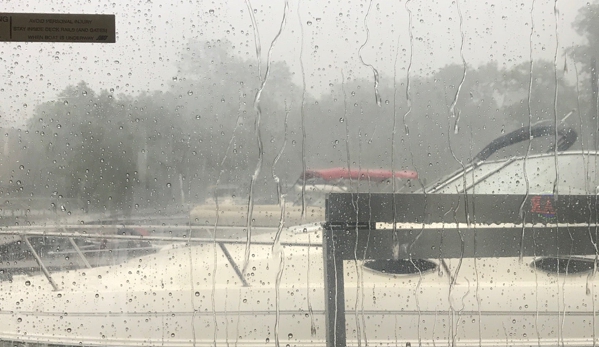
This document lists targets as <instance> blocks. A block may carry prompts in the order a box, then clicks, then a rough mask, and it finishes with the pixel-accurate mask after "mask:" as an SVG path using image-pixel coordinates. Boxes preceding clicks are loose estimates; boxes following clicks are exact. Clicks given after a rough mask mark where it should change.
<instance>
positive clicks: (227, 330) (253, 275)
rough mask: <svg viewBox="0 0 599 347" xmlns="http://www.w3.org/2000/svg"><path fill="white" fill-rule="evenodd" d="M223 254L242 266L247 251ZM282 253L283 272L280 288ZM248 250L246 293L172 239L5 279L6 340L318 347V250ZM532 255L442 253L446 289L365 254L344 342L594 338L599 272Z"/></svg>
mask: <svg viewBox="0 0 599 347" xmlns="http://www.w3.org/2000/svg"><path fill="white" fill-rule="evenodd" d="M310 235H311V236H310V239H308V235H307V234H300V235H288V236H287V237H286V240H285V241H287V242H295V241H297V242H301V243H305V242H312V243H313V244H315V245H318V244H319V243H320V242H321V238H320V234H318V233H311V234H310ZM258 237H259V238H262V239H264V238H266V239H272V235H261V236H258ZM226 247H227V250H228V251H229V253H230V254H231V255H232V257H233V259H234V262H235V264H237V265H239V266H242V264H243V263H244V254H245V245H227V246H226ZM279 249H282V250H283V254H284V268H283V273H282V276H281V281H280V283H279V285H277V281H276V278H277V274H278V271H279V264H280V258H279V255H280V253H279V251H278V250H279ZM308 250H309V252H308ZM249 254H250V262H249V265H248V267H247V272H246V275H245V276H244V279H245V281H246V282H247V284H249V286H243V281H242V280H241V278H240V277H239V276H238V275H237V274H236V272H235V271H234V270H235V269H234V265H233V264H232V263H231V262H229V261H228V260H227V258H226V256H225V255H224V254H223V252H222V250H221V249H220V248H219V246H218V245H213V244H204V245H197V246H192V247H184V246H182V245H180V246H173V245H171V246H168V247H165V248H163V249H162V250H161V251H159V252H158V253H156V254H152V255H148V256H145V257H142V258H138V259H132V260H130V261H128V262H126V263H123V264H121V265H116V266H112V267H100V268H93V269H84V270H76V271H73V270H72V271H68V272H59V273H53V274H52V276H53V279H54V280H55V281H56V282H57V284H58V286H59V287H60V290H58V291H54V290H52V288H51V286H50V285H49V283H48V281H47V280H46V278H45V277H44V276H15V277H14V278H13V281H12V283H10V282H2V283H0V308H1V310H0V339H1V340H3V341H19V342H26V343H39V344H58V345H73V346H80V345H90V346H92V345H98V346H100V345H102V346H154V345H163V346H214V345H217V346H269V345H272V346H275V345H276V341H277V340H278V343H279V345H281V346H287V345H289V346H308V345H309V346H324V345H325V344H326V343H325V340H326V321H325V312H324V288H323V283H324V279H323V270H322V269H323V259H322V251H321V248H320V247H318V246H315V247H310V248H308V247H303V246H301V247H295V246H285V247H281V248H276V247H275V251H274V253H273V252H272V249H271V247H270V246H258V245H252V247H251V248H250V253H249ZM435 261H437V262H438V260H435ZM531 261H532V259H531V258H525V259H523V260H522V261H520V260H519V259H517V258H516V259H514V258H504V259H497V258H494V259H479V260H474V259H464V260H463V262H462V263H461V265H460V270H459V271H458V272H457V274H456V269H457V268H458V265H459V259H448V260H446V263H447V265H448V267H449V270H450V272H451V275H452V276H455V279H456V282H455V284H454V285H451V286H450V277H449V276H448V273H447V271H446V270H443V271H438V270H434V271H431V272H427V273H422V274H421V275H420V274H415V275H385V274H380V273H376V272H374V271H371V270H368V269H365V268H364V267H363V266H362V262H361V261H360V260H358V261H347V262H345V267H344V272H345V273H344V275H345V300H346V307H345V308H346V320H347V321H346V332H347V342H348V345H352V346H361V345H366V344H367V345H369V346H375V345H377V346H378V345H384V346H391V345H393V346H396V345H402V346H405V345H406V344H407V343H409V344H410V345H423V346H445V345H460V346H497V345H511V346H512V345H513V346H556V345H558V344H559V345H564V346H583V345H585V346H591V345H593V344H594V342H597V338H596V337H595V334H596V332H597V331H599V323H598V322H597V319H596V306H597V303H596V301H597V298H596V297H597V294H598V288H597V280H596V278H595V277H594V276H590V277H589V276H588V274H586V273H585V274H580V275H567V276H565V275H559V276H558V275H557V274H548V273H545V272H542V271H540V270H538V269H537V270H535V269H534V268H532V267H531V266H530V263H531ZM215 265H216V266H215ZM215 269H216V271H215ZM277 298H278V299H277ZM277 312H278V313H277ZM277 315H278V319H277Z"/></svg>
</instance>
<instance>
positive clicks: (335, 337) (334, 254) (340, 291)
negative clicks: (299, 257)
mask: <svg viewBox="0 0 599 347" xmlns="http://www.w3.org/2000/svg"><path fill="white" fill-rule="evenodd" d="M335 231H337V232H340V231H342V230H339V229H337V230H335V228H334V227H333V226H331V225H326V226H325V228H324V234H325V235H324V239H323V253H324V254H323V258H324V293H325V315H326V329H327V347H346V332H345V295H344V291H345V287H344V282H343V256H342V254H341V252H340V251H341V247H339V246H338V245H337V247H336V242H337V241H338V238H337V237H336V236H335Z"/></svg>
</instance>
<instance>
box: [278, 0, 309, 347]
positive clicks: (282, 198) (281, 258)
mask: <svg viewBox="0 0 599 347" xmlns="http://www.w3.org/2000/svg"><path fill="white" fill-rule="evenodd" d="M285 6H286V7H287V2H285ZM289 113H290V112H289V109H288V108H287V104H286V103H285V124H284V132H283V145H282V146H281V149H280V150H279V153H277V156H276V157H275V159H274V160H273V163H272V168H271V172H272V178H273V180H274V181H275V183H276V185H277V198H278V203H279V208H280V211H281V216H280V217H279V226H278V229H277V233H276V235H275V240H274V242H273V245H272V249H271V252H272V254H273V258H274V257H275V256H276V255H278V256H279V270H278V271H277V279H276V283H275V293H276V302H275V309H276V316H275V346H276V347H279V346H280V339H279V328H280V323H279V321H280V319H281V312H280V307H281V293H280V291H281V278H282V277H283V270H284V269H285V252H284V250H283V248H282V247H281V233H282V232H283V227H284V225H285V196H284V195H283V192H282V187H281V180H280V179H279V177H278V176H277V174H276V173H275V168H276V166H277V163H278V162H279V159H281V156H282V155H283V152H284V151H285V146H286V145H287V124H288V120H289ZM307 251H308V252H309V251H310V249H309V248H308V250H307Z"/></svg>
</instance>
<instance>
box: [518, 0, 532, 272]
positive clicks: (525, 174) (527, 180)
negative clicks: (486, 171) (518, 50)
mask: <svg viewBox="0 0 599 347" xmlns="http://www.w3.org/2000/svg"><path fill="white" fill-rule="evenodd" d="M534 8H535V1H534V0H532V2H531V5H530V34H529V36H528V45H529V50H528V60H529V65H528V73H529V79H528V95H527V100H526V107H527V110H528V147H527V149H526V154H525V156H524V162H523V163H522V171H523V175H524V184H525V187H526V192H525V194H524V199H523V200H522V203H521V204H520V218H522V234H521V236H520V259H519V260H520V263H523V257H524V231H525V227H524V223H525V222H526V212H525V211H524V205H525V204H526V201H527V200H528V195H529V192H530V180H529V179H528V172H527V171H526V164H527V162H528V155H529V154H530V150H531V148H532V107H531V98H532V82H533V71H534V60H533V54H532V51H533V46H532V38H533V35H534V32H535V22H534Z"/></svg>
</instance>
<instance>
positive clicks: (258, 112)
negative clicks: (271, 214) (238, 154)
mask: <svg viewBox="0 0 599 347" xmlns="http://www.w3.org/2000/svg"><path fill="white" fill-rule="evenodd" d="M246 3H247V6H248V9H250V10H251V9H252V7H251V3H250V1H249V0H246ZM288 8H289V4H288V2H287V1H285V6H284V8H283V17H282V18H281V24H280V25H279V31H278V32H277V34H276V35H275V37H274V38H273V39H272V42H271V43H270V47H269V48H268V53H267V56H266V71H265V72H264V77H262V75H261V72H260V68H258V73H259V74H260V75H259V77H260V88H259V89H258V91H257V92H256V96H255V97H254V110H255V111H256V120H255V123H254V132H255V134H256V142H257V145H258V162H257V163H256V169H255V170H254V174H253V175H252V180H251V182H250V195H249V199H248V209H247V223H246V224H247V243H246V247H245V260H244V264H243V271H242V273H245V272H246V270H247V267H248V265H249V262H250V247H251V239H252V224H253V221H252V214H253V210H254V196H253V195H254V194H253V193H254V187H255V185H256V181H257V180H258V176H259V175H260V170H261V169H262V162H263V160H264V149H263V145H262V135H261V132H260V120H261V118H262V107H261V104H260V101H261V96H262V92H263V91H264V87H265V86H266V82H267V81H268V77H269V75H270V68H271V66H270V65H271V56H272V51H273V48H274V46H275V43H276V42H277V40H278V39H279V37H280V36H281V33H282V32H283V28H285V23H286V21H285V19H286V16H287V10H288ZM250 16H251V18H252V23H253V24H254V28H255V31H254V35H256V36H257V35H258V27H257V26H256V25H255V23H256V19H255V17H254V13H253V11H252V12H250ZM256 54H260V42H259V39H258V40H257V41H256ZM258 67H260V56H259V55H258Z"/></svg>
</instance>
